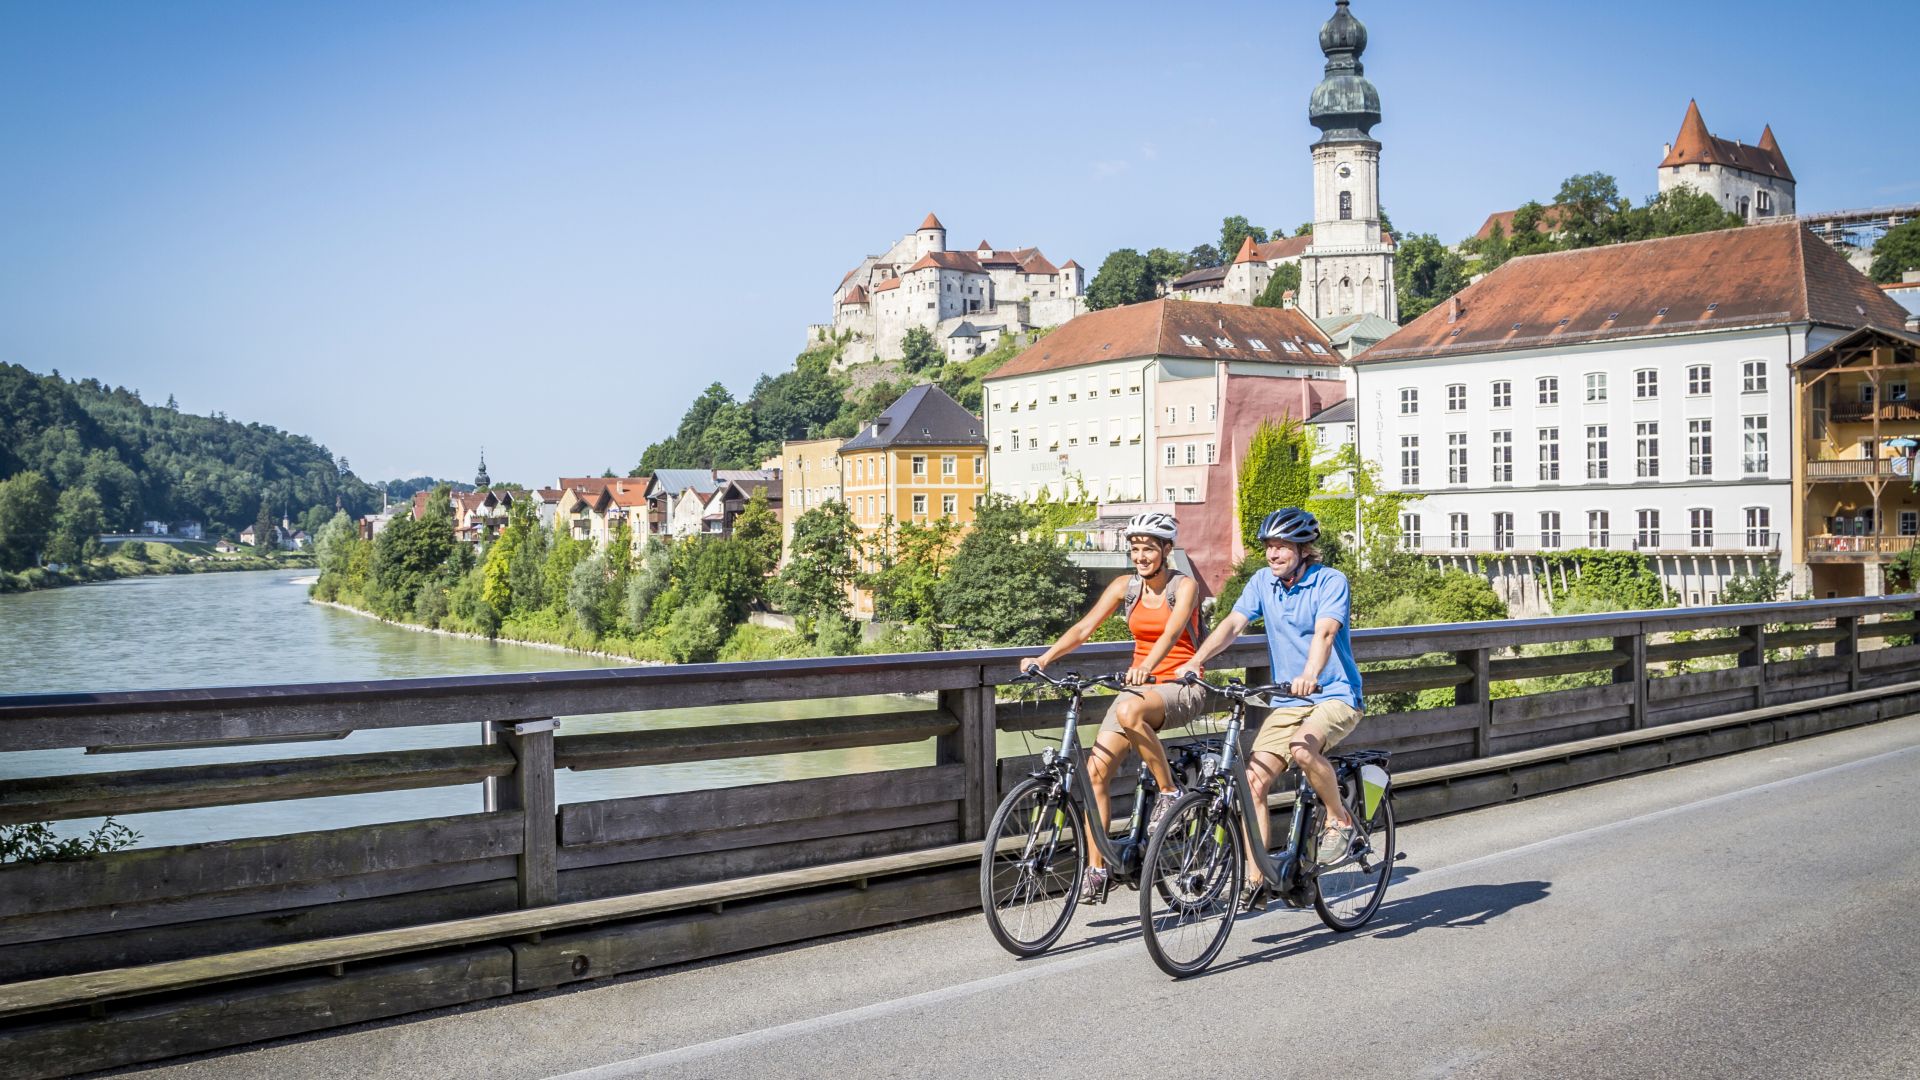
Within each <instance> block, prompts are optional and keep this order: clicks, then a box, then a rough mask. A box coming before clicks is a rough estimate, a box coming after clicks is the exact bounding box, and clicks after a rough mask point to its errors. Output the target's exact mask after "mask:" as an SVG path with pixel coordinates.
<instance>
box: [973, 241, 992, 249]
mask: <svg viewBox="0 0 1920 1080" xmlns="http://www.w3.org/2000/svg"><path fill="white" fill-rule="evenodd" d="M974 250H975V251H992V250H993V245H992V244H989V243H987V242H986V241H985V240H982V241H980V246H979V247H977V248H975V249H974Z"/></svg>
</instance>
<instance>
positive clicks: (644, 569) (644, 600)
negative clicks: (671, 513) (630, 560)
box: [626, 536, 673, 630]
mask: <svg viewBox="0 0 1920 1080" xmlns="http://www.w3.org/2000/svg"><path fill="white" fill-rule="evenodd" d="M671 584H673V556H672V555H671V554H670V553H669V551H668V550H667V542H666V541H665V540H662V539H660V538H659V537H658V536H649V537H647V542H646V545H645V546H643V547H642V548H641V549H640V556H639V559H638V561H637V565H636V566H635V567H634V569H633V576H631V577H629V578H628V579H627V596H626V605H627V608H626V616H627V625H628V626H631V627H633V628H634V629H635V630H639V629H642V628H644V627H647V626H649V625H651V624H652V623H653V622H657V621H658V620H655V619H653V618H652V616H653V615H654V602H655V601H657V600H658V599H659V598H660V594H662V593H664V592H666V591H667V588H668V586H670V585H671Z"/></svg>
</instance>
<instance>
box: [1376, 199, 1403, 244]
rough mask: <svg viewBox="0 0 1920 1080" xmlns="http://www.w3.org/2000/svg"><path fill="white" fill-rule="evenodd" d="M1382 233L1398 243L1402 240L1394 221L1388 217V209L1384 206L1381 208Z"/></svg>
mask: <svg viewBox="0 0 1920 1080" xmlns="http://www.w3.org/2000/svg"><path fill="white" fill-rule="evenodd" d="M1380 231H1381V232H1383V233H1386V234H1387V235H1388V236H1391V237H1393V238H1394V240H1395V241H1396V242H1398V241H1399V239H1400V231H1399V230H1398V229H1395V228H1394V227H1393V219H1392V218H1390V217H1388V216H1387V208H1386V207H1384V206H1382V207H1381V208H1380Z"/></svg>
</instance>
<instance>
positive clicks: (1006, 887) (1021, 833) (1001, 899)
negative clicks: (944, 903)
mask: <svg viewBox="0 0 1920 1080" xmlns="http://www.w3.org/2000/svg"><path fill="white" fill-rule="evenodd" d="M1086 857H1087V856H1086V850H1085V847H1084V845H1082V844H1081V843H1080V813H1079V809H1078V808H1077V807H1076V806H1074V804H1073V800H1071V799H1069V798H1068V797H1067V795H1066V792H1065V791H1063V790H1062V789H1061V784H1060V782H1059V781H1058V780H1056V779H1054V778H1052V777H1031V778H1029V779H1026V780H1023V781H1021V782H1020V783H1019V784H1017V785H1015V786H1014V789H1013V790H1012V791H1009V792H1008V793H1007V797H1006V798H1005V799H1003V800H1002V801H1001V803H1000V808H999V809H998V810H996V811H995V812H994V815H993V823H992V824H990V825H988V826H987V838H986V846H985V847H984V848H983V849H982V851H981V852H980V907H981V909H982V910H983V911H985V913H986V916H987V929H989V930H991V931H993V937H994V940H995V941H998V942H999V943H1000V944H1001V946H1002V947H1003V948H1005V949H1006V950H1007V951H1008V952H1010V953H1012V954H1013V955H1015V956H1037V955H1039V954H1040V953H1043V952H1045V951H1047V949H1048V948H1049V947H1051V946H1052V945H1053V943H1054V942H1055V941H1057V940H1059V938H1060V934H1061V932H1062V931H1064V930H1066V928H1067V923H1068V921H1069V920H1071V919H1072V918H1073V909H1074V908H1075V907H1076V906H1078V905H1079V903H1080V874H1081V869H1082V867H1083V866H1084V864H1085V862H1086Z"/></svg>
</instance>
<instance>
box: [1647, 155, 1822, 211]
mask: <svg viewBox="0 0 1920 1080" xmlns="http://www.w3.org/2000/svg"><path fill="white" fill-rule="evenodd" d="M1659 172H1660V192H1661V194H1663V195H1664V194H1666V193H1667V192H1669V191H1673V190H1675V189H1677V188H1682V187H1690V188H1692V189H1693V190H1695V191H1700V192H1705V193H1706V194H1708V195H1711V196H1713V197H1714V198H1716V199H1718V200H1720V206H1721V208H1722V209H1725V210H1727V211H1729V212H1730V213H1735V214H1738V213H1741V209H1742V200H1745V208H1746V213H1745V215H1744V216H1745V217H1746V219H1747V220H1748V221H1759V220H1762V219H1765V218H1770V217H1780V216H1782V215H1786V214H1792V213H1793V212H1794V209H1793V206H1794V202H1793V188H1794V185H1793V181H1791V180H1782V179H1779V178H1777V177H1772V176H1761V175H1760V174H1758V173H1750V172H1747V171H1746V170H1744V169H1730V168H1728V167H1726V166H1725V165H1714V164H1709V165H1707V166H1706V167H1705V168H1701V167H1700V166H1699V165H1698V164H1697V163H1696V164H1692V165H1670V166H1668V167H1666V168H1664V169H1661V170H1659ZM1763 192H1764V193H1765V201H1766V202H1768V203H1770V208H1768V209H1764V210H1763V209H1761V205H1762V202H1763V198H1762V193H1763Z"/></svg>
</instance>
